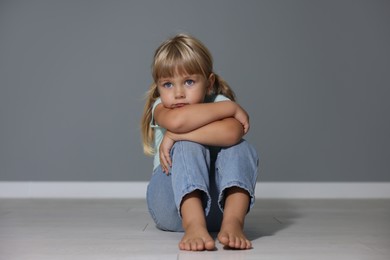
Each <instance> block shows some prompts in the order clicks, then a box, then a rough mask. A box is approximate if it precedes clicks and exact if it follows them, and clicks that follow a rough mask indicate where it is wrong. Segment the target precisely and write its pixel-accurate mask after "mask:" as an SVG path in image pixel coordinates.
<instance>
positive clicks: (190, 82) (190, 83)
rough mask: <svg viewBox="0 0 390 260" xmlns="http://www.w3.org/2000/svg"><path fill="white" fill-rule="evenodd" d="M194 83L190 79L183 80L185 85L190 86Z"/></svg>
mask: <svg viewBox="0 0 390 260" xmlns="http://www.w3.org/2000/svg"><path fill="white" fill-rule="evenodd" d="M194 83H195V81H193V80H192V79H187V80H186V81H185V84H186V85H187V86H192V85H194Z"/></svg>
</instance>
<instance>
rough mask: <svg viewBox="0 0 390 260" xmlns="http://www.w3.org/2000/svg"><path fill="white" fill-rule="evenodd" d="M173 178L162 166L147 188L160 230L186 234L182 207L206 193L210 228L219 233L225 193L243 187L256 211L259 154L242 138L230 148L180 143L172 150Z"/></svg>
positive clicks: (155, 172) (151, 208)
mask: <svg viewBox="0 0 390 260" xmlns="http://www.w3.org/2000/svg"><path fill="white" fill-rule="evenodd" d="M171 158H172V168H171V170H170V173H169V175H166V174H165V173H163V171H162V169H161V166H158V168H156V169H155V170H154V172H153V175H152V177H151V180H150V182H149V184H148V188H147V196H146V198H147V204H148V208H149V212H150V215H151V216H152V218H153V220H154V221H155V223H156V226H157V228H159V229H161V230H166V231H183V227H182V219H181V214H180V205H181V202H182V200H183V197H184V196H185V195H187V194H189V193H191V192H193V191H195V190H200V191H202V199H203V207H204V210H205V216H206V222H207V228H208V230H209V231H210V232H212V231H218V230H219V229H220V226H221V222H222V214H223V208H224V202H225V196H224V194H225V190H226V189H227V188H230V187H239V188H242V189H244V190H246V191H247V192H248V194H249V196H250V205H248V210H249V209H250V208H252V206H253V204H254V201H255V186H256V181H257V175H258V163H259V159H258V155H257V152H256V150H255V149H254V148H253V146H251V145H250V144H249V143H248V142H247V141H245V140H244V139H242V140H241V141H240V142H239V143H238V144H236V145H233V146H230V147H218V148H217V147H210V146H205V145H202V144H198V143H194V142H190V141H178V142H176V143H175V144H174V145H173V147H172V149H171Z"/></svg>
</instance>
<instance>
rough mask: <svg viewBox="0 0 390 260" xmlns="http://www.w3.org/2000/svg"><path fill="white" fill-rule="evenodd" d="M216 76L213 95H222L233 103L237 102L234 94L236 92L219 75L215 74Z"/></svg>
mask: <svg viewBox="0 0 390 260" xmlns="http://www.w3.org/2000/svg"><path fill="white" fill-rule="evenodd" d="M214 76H215V82H214V86H213V94H215V95H218V94H221V95H224V96H225V97H227V98H229V99H230V100H231V101H236V95H235V94H234V91H233V90H232V89H231V88H230V86H229V84H228V83H227V82H226V81H225V80H223V79H222V78H221V77H220V76H218V75H217V74H214Z"/></svg>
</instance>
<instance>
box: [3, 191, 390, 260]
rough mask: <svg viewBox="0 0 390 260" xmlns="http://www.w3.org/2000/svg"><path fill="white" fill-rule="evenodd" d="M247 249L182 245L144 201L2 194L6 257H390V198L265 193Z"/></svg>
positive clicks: (249, 228)
mask: <svg viewBox="0 0 390 260" xmlns="http://www.w3.org/2000/svg"><path fill="white" fill-rule="evenodd" d="M246 232H247V234H248V236H249V238H250V239H251V240H252V242H253V249H251V250H247V251H235V250H225V249H223V248H222V247H221V246H220V245H219V244H218V249H217V250H216V251H213V252H182V251H179V250H178V249H177V243H178V241H179V240H180V238H181V236H182V234H180V233H170V232H162V231H159V230H157V229H156V228H155V227H154V225H153V222H152V220H151V218H150V217H149V215H148V212H147V208H146V203H145V201H144V200H19V199H3V200H0V259H1V260H13V259H18V260H19V259H21V260H30V259H36V260H46V259H50V260H53V259H72V260H77V259H83V260H88V259H93V260H100V259H202V260H207V259H224V260H229V259H234V260H240V259H283V260H290V259H300V260H302V259H303V260H304V259H310V260H315V259H331V260H336V259H354V260H356V259H367V260H368V259H369V260H375V259H383V260H385V259H386V260H388V259H390V200H261V199H258V200H257V202H256V205H255V207H254V209H253V210H252V211H251V213H250V214H249V215H248V217H247V222H246Z"/></svg>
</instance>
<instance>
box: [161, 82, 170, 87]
mask: <svg viewBox="0 0 390 260" xmlns="http://www.w3.org/2000/svg"><path fill="white" fill-rule="evenodd" d="M162 85H163V87H164V88H171V87H172V86H173V84H172V83H171V82H166V83H164V84H162Z"/></svg>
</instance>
